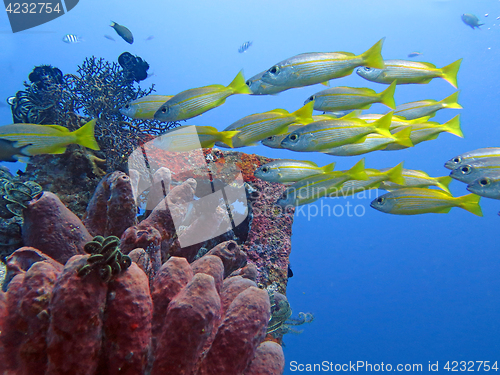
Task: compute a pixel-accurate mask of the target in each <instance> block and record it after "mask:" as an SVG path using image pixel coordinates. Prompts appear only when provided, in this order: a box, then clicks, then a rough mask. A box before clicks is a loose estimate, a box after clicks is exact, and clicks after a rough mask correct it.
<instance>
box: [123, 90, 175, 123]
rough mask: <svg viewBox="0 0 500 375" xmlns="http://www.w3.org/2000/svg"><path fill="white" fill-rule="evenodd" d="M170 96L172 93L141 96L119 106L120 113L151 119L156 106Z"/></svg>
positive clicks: (136, 117)
mask: <svg viewBox="0 0 500 375" xmlns="http://www.w3.org/2000/svg"><path fill="white" fill-rule="evenodd" d="M171 98H173V95H147V96H143V97H142V98H139V99H136V100H132V101H131V102H130V103H127V104H126V105H125V106H123V107H122V108H120V113H121V114H122V115H124V116H128V117H131V118H135V119H145V120H152V119H154V115H155V113H156V111H157V110H158V108H160V107H161V105H162V104H163V103H165V102H166V101H168V100H170V99H171Z"/></svg>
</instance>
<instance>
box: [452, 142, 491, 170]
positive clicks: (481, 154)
mask: <svg viewBox="0 0 500 375" xmlns="http://www.w3.org/2000/svg"><path fill="white" fill-rule="evenodd" d="M494 157H500V147H485V148H478V149H477V150H473V151H468V152H464V153H463V154H460V155H457V156H455V157H454V158H451V159H450V160H448V161H447V162H446V163H445V164H444V166H445V168H448V169H451V170H453V169H455V168H458V167H460V166H461V165H464V164H467V163H471V162H473V161H475V160H481V159H484V158H494Z"/></svg>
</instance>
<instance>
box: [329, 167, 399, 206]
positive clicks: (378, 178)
mask: <svg viewBox="0 0 500 375" xmlns="http://www.w3.org/2000/svg"><path fill="white" fill-rule="evenodd" d="M402 170H403V163H399V164H398V165H396V166H395V167H393V168H388V169H386V170H384V171H382V170H378V169H373V168H367V169H365V172H366V175H367V176H368V180H349V181H346V182H344V183H343V184H342V185H341V186H339V187H338V188H337V189H336V190H335V191H333V192H330V193H329V194H328V196H329V197H332V198H333V197H348V196H350V195H354V194H357V193H360V192H362V191H365V190H371V189H377V188H378V187H379V186H380V184H381V183H383V182H384V181H391V182H393V183H402V182H404V179H403V177H402V176H401V171H402Z"/></svg>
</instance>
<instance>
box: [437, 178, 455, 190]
mask: <svg viewBox="0 0 500 375" xmlns="http://www.w3.org/2000/svg"><path fill="white" fill-rule="evenodd" d="M452 180H453V178H451V177H450V176H443V177H436V181H437V184H436V186H437V187H438V188H440V189H441V190H444V191H446V192H447V193H449V194H451V192H450V189H449V187H448V186H449V185H450V182H451V181H452Z"/></svg>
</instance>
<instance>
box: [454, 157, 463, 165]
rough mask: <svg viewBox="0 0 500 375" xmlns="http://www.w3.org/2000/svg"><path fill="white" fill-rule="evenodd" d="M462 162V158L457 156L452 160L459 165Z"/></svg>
mask: <svg viewBox="0 0 500 375" xmlns="http://www.w3.org/2000/svg"><path fill="white" fill-rule="evenodd" d="M461 161H462V158H461V157H460V156H457V157H456V158H455V159H453V162H455V163H460V162H461Z"/></svg>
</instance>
